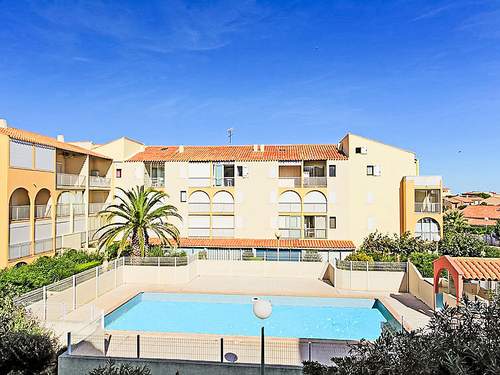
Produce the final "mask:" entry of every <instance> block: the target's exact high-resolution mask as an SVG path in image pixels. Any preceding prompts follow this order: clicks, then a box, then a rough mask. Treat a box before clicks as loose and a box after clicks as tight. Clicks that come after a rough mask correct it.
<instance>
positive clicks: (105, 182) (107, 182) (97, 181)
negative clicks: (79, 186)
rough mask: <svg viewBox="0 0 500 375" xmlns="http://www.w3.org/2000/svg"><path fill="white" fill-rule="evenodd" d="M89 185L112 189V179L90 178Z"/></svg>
mask: <svg viewBox="0 0 500 375" xmlns="http://www.w3.org/2000/svg"><path fill="white" fill-rule="evenodd" d="M89 185H90V186H91V187H110V186H111V178H108V177H99V176H90V179H89Z"/></svg>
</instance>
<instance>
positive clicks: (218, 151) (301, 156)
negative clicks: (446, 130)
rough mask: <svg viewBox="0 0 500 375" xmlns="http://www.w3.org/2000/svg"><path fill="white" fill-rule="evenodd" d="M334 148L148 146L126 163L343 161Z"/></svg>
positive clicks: (299, 146)
mask: <svg viewBox="0 0 500 375" xmlns="http://www.w3.org/2000/svg"><path fill="white" fill-rule="evenodd" d="M346 159H347V156H346V155H344V154H343V153H342V152H341V151H339V149H338V148H337V145H331V144H330V145H318V144H316V145H283V146H279V145H265V146H264V151H254V150H253V146H251V145H247V146H184V151H183V152H179V147H178V146H148V147H146V149H145V150H144V151H143V152H139V153H138V154H136V155H134V156H133V157H132V158H130V159H129V160H128V161H259V160H265V161H269V160H346Z"/></svg>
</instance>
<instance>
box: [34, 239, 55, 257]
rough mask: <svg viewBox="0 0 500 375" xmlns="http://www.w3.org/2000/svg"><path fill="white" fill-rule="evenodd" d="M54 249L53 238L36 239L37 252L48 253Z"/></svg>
mask: <svg viewBox="0 0 500 375" xmlns="http://www.w3.org/2000/svg"><path fill="white" fill-rule="evenodd" d="M47 251H52V238H47V239H44V240H37V241H35V254H41V253H46V252H47Z"/></svg>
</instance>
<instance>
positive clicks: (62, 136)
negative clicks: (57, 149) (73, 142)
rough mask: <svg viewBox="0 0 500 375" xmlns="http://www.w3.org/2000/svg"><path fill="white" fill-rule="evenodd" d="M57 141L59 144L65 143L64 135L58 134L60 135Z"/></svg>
mask: <svg viewBox="0 0 500 375" xmlns="http://www.w3.org/2000/svg"><path fill="white" fill-rule="evenodd" d="M57 140H58V141H59V142H64V135H62V134H58V135H57Z"/></svg>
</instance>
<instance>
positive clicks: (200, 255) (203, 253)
mask: <svg viewBox="0 0 500 375" xmlns="http://www.w3.org/2000/svg"><path fill="white" fill-rule="evenodd" d="M197 255H198V259H201V260H207V259H208V253H207V251H206V250H201V251H198V253H197Z"/></svg>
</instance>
